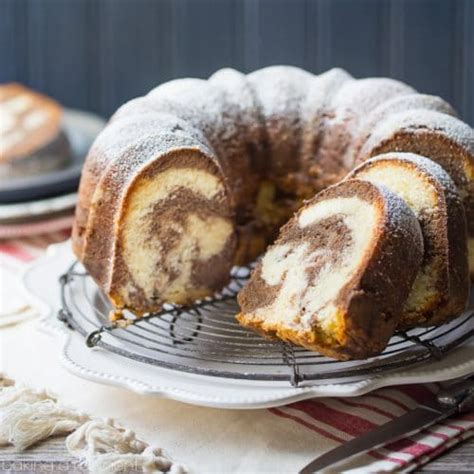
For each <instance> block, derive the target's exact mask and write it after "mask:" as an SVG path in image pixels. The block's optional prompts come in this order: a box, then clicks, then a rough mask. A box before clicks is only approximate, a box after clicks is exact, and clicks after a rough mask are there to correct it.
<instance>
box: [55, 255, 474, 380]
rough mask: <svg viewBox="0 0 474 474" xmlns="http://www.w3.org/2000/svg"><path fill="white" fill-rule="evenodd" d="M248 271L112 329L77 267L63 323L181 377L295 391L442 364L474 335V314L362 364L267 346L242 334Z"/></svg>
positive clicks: (402, 336)
mask: <svg viewBox="0 0 474 474" xmlns="http://www.w3.org/2000/svg"><path fill="white" fill-rule="evenodd" d="M250 270H251V269H250V268H249V267H239V268H234V269H233V271H232V278H231V282H230V284H229V285H228V286H227V287H226V288H225V289H224V290H223V291H222V292H221V293H219V294H217V295H215V296H214V297H212V298H206V299H203V300H200V301H197V302H196V303H195V304H193V305H191V306H185V307H184V306H176V305H166V306H165V307H164V308H163V310H162V311H160V312H159V313H156V314H150V315H147V316H145V317H142V318H135V317H134V316H133V315H132V314H130V313H129V314H125V317H126V324H124V323H123V322H119V323H115V324H113V323H110V322H109V318H108V314H109V312H110V311H111V310H112V307H111V305H110V303H109V301H108V299H107V298H106V297H105V295H104V294H103V293H102V292H101V291H100V290H99V289H98V288H97V285H96V284H95V283H94V281H93V280H92V278H91V277H90V276H89V275H88V274H87V273H86V272H85V271H84V269H83V267H82V266H81V265H80V264H79V263H77V262H76V263H74V264H73V265H72V266H71V267H70V268H69V269H68V271H67V272H66V273H65V274H64V275H62V276H61V278H60V283H61V306H62V307H61V309H60V310H59V316H58V317H59V319H60V320H61V321H63V322H64V323H66V324H67V325H68V326H69V327H70V328H72V329H74V330H75V331H76V332H77V333H79V334H80V335H81V337H82V338H83V343H84V344H85V345H87V346H88V347H100V348H102V349H103V350H105V351H108V352H110V353H114V354H117V355H119V356H122V357H124V358H128V359H131V360H133V361H138V362H141V363H143V364H149V365H152V366H157V367H161V368H166V369H172V370H174V371H179V372H180V373H188V374H198V375H206V376H213V377H220V378H222V379H226V380H229V381H230V380H231V379H234V380H236V381H240V382H242V381H244V380H247V381H251V382H252V383H255V382H258V381H264V382H272V381H274V382H279V383H282V382H288V383H289V384H291V385H292V386H294V387H296V386H298V385H302V384H304V385H305V386H306V385H320V384H329V383H339V384H340V383H349V382H356V381H360V380H365V379H367V378H368V377H374V376H375V375H384V374H387V373H389V372H392V371H395V370H397V369H401V368H403V369H406V368H407V367H411V366H414V365H416V364H420V363H422V362H427V361H430V360H437V359H438V360H439V359H442V358H443V357H444V355H445V354H447V353H448V352H449V351H451V350H452V349H454V348H456V347H458V346H460V345H462V344H463V343H464V342H466V341H467V340H469V339H470V338H471V337H472V336H473V335H474V311H472V310H469V311H467V312H465V313H463V314H461V315H460V316H459V317H458V318H457V319H456V320H454V321H452V322H450V323H448V324H445V325H443V326H438V327H429V328H417V329H413V330H410V331H406V332H405V331H404V332H398V333H397V334H396V335H395V336H394V337H393V338H392V339H391V340H390V343H389V344H388V346H387V348H386V349H385V351H384V352H383V353H382V354H380V355H379V356H377V357H372V358H370V359H367V360H361V361H346V362H342V361H337V360H333V359H329V358H327V357H324V356H322V355H319V354H317V353H314V352H310V351H307V350H305V349H302V348H300V347H297V346H294V345H292V344H287V343H283V342H278V341H272V340H267V339H264V338H262V337H261V336H259V335H257V334H256V333H254V332H252V331H249V330H247V329H245V328H243V327H241V326H240V325H239V324H238V323H237V321H236V319H235V315H236V313H237V311H238V306H237V303H236V295H237V293H238V291H239V290H240V288H242V286H243V285H244V284H245V281H246V280H247V279H248V276H249V273H250Z"/></svg>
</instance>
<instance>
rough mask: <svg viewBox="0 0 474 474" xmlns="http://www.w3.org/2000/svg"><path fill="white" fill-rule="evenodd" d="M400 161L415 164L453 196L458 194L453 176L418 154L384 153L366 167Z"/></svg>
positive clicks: (372, 159) (370, 161)
mask: <svg viewBox="0 0 474 474" xmlns="http://www.w3.org/2000/svg"><path fill="white" fill-rule="evenodd" d="M391 159H393V160H398V161H404V162H406V163H411V164H415V165H416V167H417V168H418V169H420V170H421V171H423V172H424V173H426V174H427V175H429V176H431V177H432V178H433V179H435V180H436V181H438V182H439V184H440V185H441V186H442V188H443V189H444V190H445V191H446V192H448V193H451V194H457V189H456V185H455V184H454V181H453V180H452V179H451V176H450V175H449V173H448V172H447V171H445V170H444V168H443V167H442V166H440V165H439V164H438V163H436V162H434V161H433V160H430V159H429V158H426V157H425V156H421V155H417V154H416V153H404V152H391V153H384V154H382V155H377V156H375V157H373V158H370V159H369V160H367V161H366V162H364V164H363V165H362V166H364V165H366V164H367V165H369V164H370V163H377V162H381V161H386V160H391Z"/></svg>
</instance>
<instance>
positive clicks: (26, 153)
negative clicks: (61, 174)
mask: <svg viewBox="0 0 474 474" xmlns="http://www.w3.org/2000/svg"><path fill="white" fill-rule="evenodd" d="M0 117H1V120H0V179H7V178H11V177H16V176H27V175H35V174H40V173H44V172H47V171H51V170H54V169H59V168H61V167H62V166H64V165H65V164H67V163H68V162H69V160H70V158H71V151H70V146H69V141H68V139H67V137H66V135H65V134H64V132H63V131H62V130H61V118H62V109H61V106H60V105H59V104H58V103H57V102H55V101H54V100H52V99H50V98H49V97H46V96H44V95H42V94H38V93H37V92H34V91H32V90H31V89H28V88H26V87H24V86H22V85H20V84H15V83H10V84H3V85H0Z"/></svg>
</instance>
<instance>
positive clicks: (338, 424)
mask: <svg viewBox="0 0 474 474" xmlns="http://www.w3.org/2000/svg"><path fill="white" fill-rule="evenodd" d="M68 236H69V231H58V232H52V233H50V234H44V235H41V236H35V237H25V238H21V239H17V240H9V241H8V240H2V241H0V267H1V268H0V269H1V270H2V271H5V270H6V271H11V270H12V268H13V267H16V268H20V267H23V265H24V264H27V263H28V262H31V261H32V260H34V259H35V258H36V257H38V256H39V255H42V254H43V252H44V251H45V249H46V248H47V247H48V245H49V244H51V243H56V242H60V241H62V240H65V239H66V238H67V237H68ZM8 267H10V268H8ZM0 318H1V315H0ZM440 387H441V384H424V385H405V386H397V387H392V388H383V389H379V390H377V391H375V392H372V393H370V394H368V395H364V396H360V397H356V398H350V399H349V398H322V399H314V400H308V401H301V402H297V403H294V404H291V405H288V406H285V407H280V408H271V409H269V410H266V412H267V416H268V417H278V418H279V419H280V420H281V423H285V424H292V423H293V424H298V425H299V426H300V428H304V429H305V430H307V436H310V437H314V443H315V446H317V445H319V444H321V441H322V438H324V444H328V443H330V445H331V446H333V447H336V446H338V445H339V444H341V443H344V442H345V441H348V440H350V439H352V438H354V437H357V436H359V435H361V434H363V433H365V432H367V431H370V430H372V429H374V428H376V427H377V426H379V425H381V424H384V423H386V422H388V421H390V420H393V419H395V418H397V417H398V416H400V415H402V414H404V413H406V412H407V411H409V410H410V409H412V408H414V407H415V406H416V405H417V404H418V403H420V402H422V401H423V400H426V399H428V398H431V397H433V396H434V394H435V393H436V391H437V390H439V388H440ZM473 435H474V413H469V414H464V415H459V416H456V417H453V418H450V419H447V420H446V421H443V422H441V423H438V424H436V425H433V426H432V427H430V428H427V429H424V430H422V431H420V432H419V433H417V434H415V435H412V436H410V437H407V438H404V439H401V440H399V441H397V442H395V443H391V444H388V445H386V446H384V447H383V448H379V449H376V450H373V451H371V452H370V453H367V454H365V455H363V456H359V457H357V458H355V459H353V460H350V461H348V463H347V464H344V465H340V467H339V469H338V470H339V471H347V472H364V473H365V472H381V471H404V472H405V471H406V472H409V471H412V470H414V469H416V468H418V467H419V466H421V465H423V464H425V463H427V462H428V461H430V460H431V459H433V458H435V457H436V456H438V455H439V454H441V453H443V452H444V451H446V450H447V449H449V448H451V447H452V446H453V445H455V444H457V443H459V442H461V441H463V440H465V439H467V438H469V437H471V436H473ZM301 467H302V466H299V467H298V468H301Z"/></svg>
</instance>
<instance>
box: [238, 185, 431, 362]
mask: <svg viewBox="0 0 474 474" xmlns="http://www.w3.org/2000/svg"><path fill="white" fill-rule="evenodd" d="M422 256H423V239H422V235H421V230H420V225H419V223H418V220H417V219H416V217H415V215H414V214H413V212H412V211H411V210H410V209H409V207H408V206H407V204H406V203H405V202H404V201H403V200H402V199H401V198H399V197H398V196H397V195H395V194H393V193H391V192H390V191H389V190H387V189H386V188H384V187H379V186H377V185H374V184H372V183H369V182H368V181H359V180H348V181H344V182H342V183H340V184H337V185H335V186H332V187H330V188H327V189H326V190H324V191H322V192H321V193H319V194H318V195H317V196H316V197H314V198H313V199H311V200H310V201H308V202H307V203H306V204H305V205H304V206H303V207H302V208H301V209H300V210H299V211H298V213H297V214H296V215H295V216H294V217H293V218H292V219H291V220H290V221H289V222H288V224H286V225H285V226H284V227H283V228H282V229H281V232H280V235H279V238H278V239H277V241H276V242H275V244H274V245H272V246H271V247H270V248H269V249H268V250H267V252H266V254H265V255H264V257H263V258H262V260H261V261H260V262H259V264H258V265H257V267H256V269H255V271H254V272H253V274H252V276H251V279H250V281H249V283H248V284H247V285H246V286H245V288H244V289H243V290H242V291H241V293H240V295H239V297H238V301H239V304H240V307H241V313H240V314H239V315H238V316H237V319H238V320H239V322H240V323H241V324H242V325H243V326H247V327H250V328H252V329H255V330H256V331H258V332H260V333H261V334H263V335H267V336H270V337H275V336H276V337H278V338H280V339H283V340H285V341H290V342H293V343H295V344H298V345H301V346H303V347H306V348H308V349H310V350H315V351H318V352H321V353H323V354H326V355H328V356H330V357H334V358H337V359H342V360H344V359H353V358H365V357H369V356H371V355H374V354H377V353H379V352H380V351H382V350H383V349H384V347H385V346H386V344H387V342H388V340H389V339H390V337H391V336H392V334H393V332H394V330H395V328H396V326H397V324H398V322H399V319H400V316H401V309H402V306H403V302H404V301H405V300H406V298H407V296H408V294H409V291H410V288H411V286H412V284H413V281H414V280H415V277H416V274H417V272H418V270H419V267H420V264H421V260H422Z"/></svg>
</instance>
